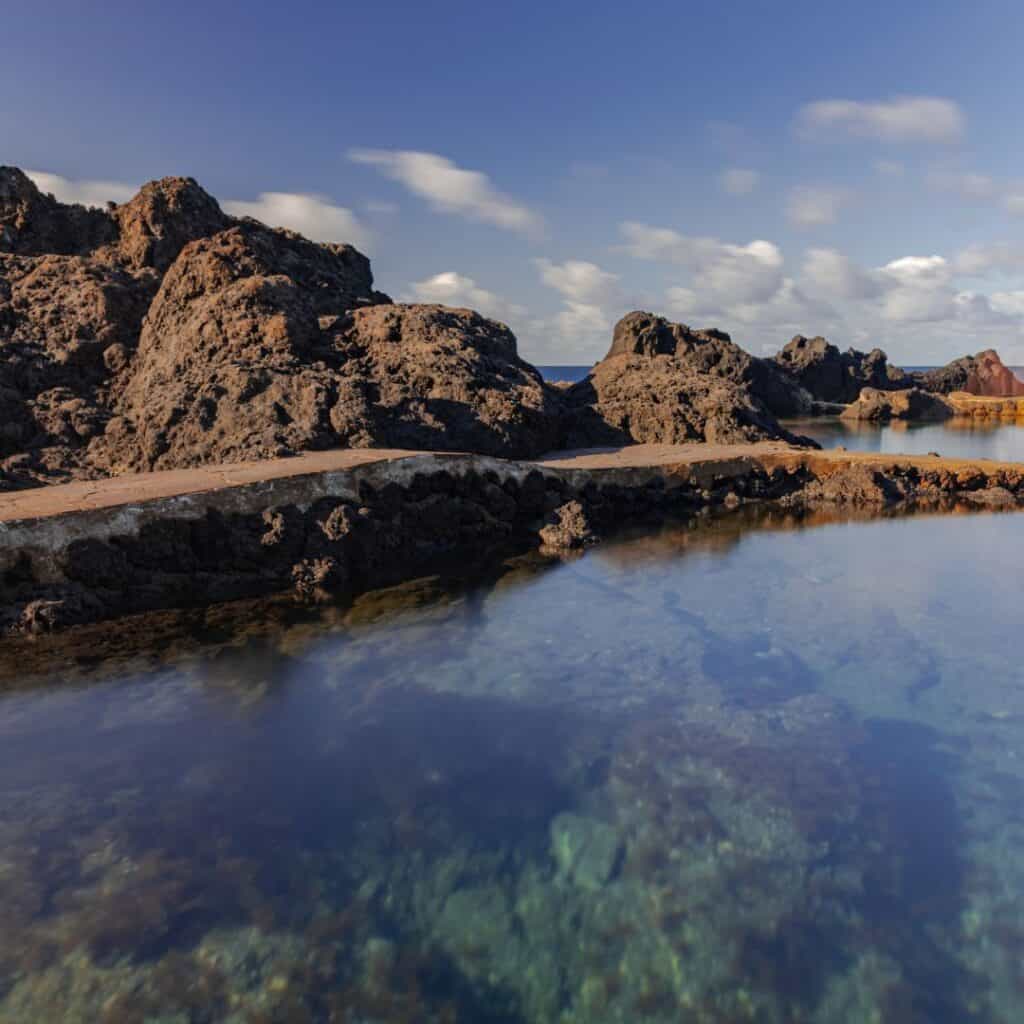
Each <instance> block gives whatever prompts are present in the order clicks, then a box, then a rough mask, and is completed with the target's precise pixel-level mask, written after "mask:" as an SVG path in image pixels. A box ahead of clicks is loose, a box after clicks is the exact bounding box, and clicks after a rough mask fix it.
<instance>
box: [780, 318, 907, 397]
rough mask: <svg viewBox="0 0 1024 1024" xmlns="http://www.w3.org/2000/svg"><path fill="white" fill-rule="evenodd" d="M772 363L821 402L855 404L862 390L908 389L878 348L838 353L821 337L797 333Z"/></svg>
mask: <svg viewBox="0 0 1024 1024" xmlns="http://www.w3.org/2000/svg"><path fill="white" fill-rule="evenodd" d="M775 364H776V365H777V366H778V367H779V368H780V369H781V370H783V371H784V372H785V373H786V374H787V375H788V376H789V377H791V378H792V379H793V380H794V381H795V382H796V383H798V384H799V385H800V386H801V387H803V388H804V389H805V390H806V391H808V392H809V393H810V394H811V395H812V396H813V397H814V398H815V399H817V400H818V401H820V402H838V403H843V404H846V403H848V402H855V401H856V400H857V396H858V395H859V394H860V392H861V388H865V387H869V388H876V389H878V390H881V391H892V390H897V389H900V388H907V387H911V386H912V384H913V381H912V379H911V378H910V377H908V376H907V375H906V374H905V373H904V372H903V371H902V370H901V369H899V368H898V367H896V366H890V365H889V362H888V358H887V357H886V354H885V353H884V352H883V351H882V350H881V349H878V348H875V349H872V350H871V351H870V352H858V351H857V350H856V349H853V348H851V349H848V350H847V351H846V352H840V351H839V349H838V348H837V347H836V346H835V345H832V344H830V343H829V342H828V341H826V340H825V339H824V338H821V337H817V338H805V337H804V336H803V335H802V334H798V335H797V336H796V337H795V338H793V339H792V340H791V341H790V342H789V343H788V344H787V345H786V346H785V348H783V349H782V351H781V352H780V353H779V354H778V355H777V356H776V357H775Z"/></svg>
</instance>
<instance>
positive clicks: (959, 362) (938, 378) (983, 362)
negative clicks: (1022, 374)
mask: <svg viewBox="0 0 1024 1024" xmlns="http://www.w3.org/2000/svg"><path fill="white" fill-rule="evenodd" d="M918 383H919V386H920V387H922V388H924V389H925V390H926V391H934V392H936V393H937V394H940V395H949V394H952V393H953V392H954V391H965V392H967V394H969V395H981V396H986V397H994V398H1011V397H1014V396H1017V395H1024V381H1022V380H1020V378H1019V377H1017V376H1016V374H1014V372H1013V371H1012V370H1011V369H1010V368H1009V367H1008V366H1005V365H1004V364H1003V361H1002V360H1001V359H1000V358H999V353H998V352H996V351H995V349H991V348H990V349H985V351H984V352H979V353H977V355H973V356H963V357H962V358H960V359H954V360H953V362H951V363H948V364H947V365H946V366H941V367H939V368H938V369H937V370H927V371H925V372H924V373H921V374H919V375H918Z"/></svg>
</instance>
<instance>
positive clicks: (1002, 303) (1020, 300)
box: [990, 291, 1024, 317]
mask: <svg viewBox="0 0 1024 1024" xmlns="http://www.w3.org/2000/svg"><path fill="white" fill-rule="evenodd" d="M990 302H991V305H992V308H993V309H994V310H995V311H996V312H997V313H1004V314H1006V315H1007V316H1016V317H1024V291H1013V292H993V293H992V295H991V297H990Z"/></svg>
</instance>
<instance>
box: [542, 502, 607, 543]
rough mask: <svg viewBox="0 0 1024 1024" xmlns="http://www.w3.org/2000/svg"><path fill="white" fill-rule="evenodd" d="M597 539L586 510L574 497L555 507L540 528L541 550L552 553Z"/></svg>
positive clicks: (594, 541) (593, 541)
mask: <svg viewBox="0 0 1024 1024" xmlns="http://www.w3.org/2000/svg"><path fill="white" fill-rule="evenodd" d="M597 540H598V537H597V534H596V533H595V532H594V530H593V529H592V527H591V525H590V520H589V519H588V518H587V513H586V510H585V509H584V508H583V506H582V505H581V504H580V502H578V501H576V500H575V499H573V500H572V501H567V502H566V503H565V504H564V505H560V506H559V507H558V508H556V509H555V510H554V512H552V513H551V515H550V517H549V521H548V522H547V523H546V524H545V525H544V526H542V527H541V529H540V542H541V550H542V551H549V552H552V553H554V552H559V551H573V550H576V549H577V548H582V547H586V546H587V545H588V544H594V543H596V542H597Z"/></svg>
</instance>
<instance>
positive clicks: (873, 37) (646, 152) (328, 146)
mask: <svg viewBox="0 0 1024 1024" xmlns="http://www.w3.org/2000/svg"><path fill="white" fill-rule="evenodd" d="M1022 29H1024V10H1022V9H1021V8H1020V6H1019V5H1015V4H1011V3H992V2H980V3H974V4H972V5H969V6H968V5H964V4H962V3H948V2H937V3H929V4H924V3H905V4H891V3H887V4H880V3H860V4H857V5H852V4H830V3H821V2H820V0H818V2H817V3H803V2H789V3H786V4H780V3H777V2H776V3H754V2H748V3H743V2H728V0H719V2H718V3H714V4H713V3H688V4H680V3H673V4H660V3H652V4H636V5H633V6H632V7H631V8H630V7H629V6H628V5H623V4H622V3H621V2H619V3H615V4H612V3H594V2H590V3H585V4H584V3H575V2H566V3H547V4H543V5H541V4H536V5H513V6H509V5H498V4H486V3H475V4H467V3H447V4H423V3H418V4H397V3H391V4H388V3H379V4H376V5H371V4H362V5H348V4H345V5H341V4H330V5H328V4H309V3H292V4H289V5H283V4H279V3H275V4H269V3H262V2H253V3H248V4H240V3H219V2H216V0H210V2H207V3H203V4H198V3H191V2H185V0H182V2H180V3H178V4H175V5H173V6H172V5H164V4H159V5H158V4H155V3H139V2H135V3H132V4H128V3H121V2H116V0H115V2H107V3H105V4H104V5H102V6H101V5H96V4H82V3H80V2H75V3H72V2H53V3H40V4H37V5H35V6H34V7H31V6H29V5H18V6H17V7H15V8H13V9H12V10H10V11H5V13H4V29H3V33H4V60H3V61H2V62H0V90H2V95H3V96H4V97H5V101H4V103H3V104H2V106H0V138H2V139H3V152H2V153H0V162H5V163H14V164H17V165H19V166H21V167H24V168H26V169H29V170H31V171H33V172H37V173H38V174H39V180H40V181H41V182H43V183H44V184H46V185H47V186H48V187H49V188H50V189H51V190H52V191H54V192H55V193H56V194H58V195H59V196H61V197H62V198H67V199H74V198H81V199H84V200H86V201H100V200H102V199H103V198H106V197H108V196H109V197H110V198H114V199H123V198H125V197H126V196H127V195H129V194H130V193H131V191H132V190H133V189H134V188H135V187H137V186H138V185H139V184H141V183H142V182H143V181H145V180H148V179H150V178H154V177H160V176H162V175H165V174H190V175H192V176H193V177H195V178H197V179H198V180H199V181H200V182H201V183H202V184H203V185H204V186H205V187H206V188H207V189H208V190H209V191H210V192H212V193H213V194H214V195H216V196H217V197H218V198H219V199H220V200H221V201H222V202H223V203H224V205H225V206H226V207H227V208H228V209H231V210H234V211H236V212H245V213H253V214H256V215H258V216H261V217H262V218H263V219H267V220H269V221H271V222H272V223H281V224H286V225H287V226H291V227H295V228H297V229H299V230H303V231H304V232H305V233H307V234H310V235H313V236H315V237H319V238H322V239H325V240H327V239H330V240H339V241H353V242H355V243H356V244H358V245H360V247H362V248H364V249H366V250H367V251H368V252H369V253H370V255H371V256H372V257H373V261H374V269H375V274H376V277H377V282H378V285H379V286H380V287H381V288H382V289H384V290H386V291H388V292H389V293H391V294H392V295H393V296H395V297H396V298H402V299H409V300H436V301H448V302H450V303H452V304H467V305H472V306H475V307H476V308H479V309H481V310H482V311H483V312H485V313H488V314H489V315H493V316H496V317H498V318H499V319H503V320H505V321H507V322H508V323H509V324H510V325H511V326H512V327H513V328H514V329H515V331H516V333H517V335H518V336H519V339H520V349H521V351H522V352H523V354H524V355H525V356H526V357H527V358H530V359H533V360H534V361H536V362H588V361H591V360H593V359H596V358H599V357H600V356H601V355H603V354H604V351H605V350H606V348H607V346H608V344H609V340H610V334H611V327H612V324H613V323H614V321H615V319H617V318H618V316H620V315H621V314H622V313H624V312H626V311H627V310H628V309H631V308H634V307H638V306H639V307H643V308H648V309H651V310H653V311H655V312H660V313H663V314H665V315H668V316H671V317H672V318H673V319H680V320H684V321H686V322H688V323H691V324H694V325H698V326H702V325H710V324H715V325H718V326H722V327H724V328H725V329H727V330H729V331H731V332H732V333H733V336H734V337H735V338H736V339H737V340H738V341H740V342H741V343H742V344H744V345H746V346H747V347H748V348H750V349H751V350H752V351H755V352H767V351H771V350H773V349H775V348H777V347H778V346H779V345H781V344H783V343H784V342H785V341H786V340H788V338H789V337H790V336H791V335H792V334H794V333H796V332H798V331H799V332H801V333H804V334H817V333H823V334H825V335H826V336H828V337H829V338H830V339H832V340H834V341H835V342H836V343H838V344H840V345H841V346H844V347H845V346H847V345H850V344H854V345H857V346H858V347H870V346H873V345H880V346H881V347H883V348H885V349H886V350H887V351H888V352H889V353H890V355H891V356H892V357H894V358H895V359H897V360H899V361H901V362H904V363H910V364H912V363H919V362H936V361H944V360H946V359H948V358H951V357H953V356H956V355H959V354H962V353H963V352H965V351H968V350H970V351H974V350H976V349H978V348H981V347H990V346H993V347H996V348H998V349H999V350H1000V351H1001V352H1002V353H1003V355H1004V358H1007V360H1008V361H1012V362H1024V333H1022V325H1024V233H1022V229H1024V166H1022V156H1024V153H1022V143H1021V142H1020V139H1019V132H1017V131H1016V127H1017V121H1018V111H1017V109H1016V107H1017V106H1018V102H1019V96H1020V93H1021V86H1022V84H1024V83H1022V81H1021V77H1022V76H1021V72H1020V71H1019V70H1018V65H1019V41H1020V39H1021V38H1024V33H1022Z"/></svg>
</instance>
